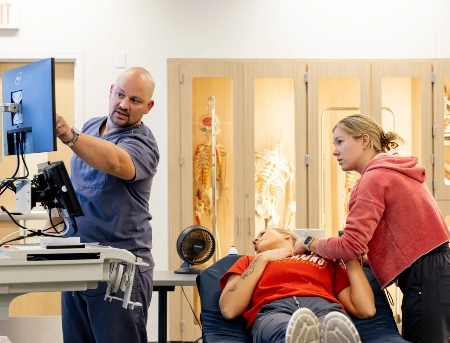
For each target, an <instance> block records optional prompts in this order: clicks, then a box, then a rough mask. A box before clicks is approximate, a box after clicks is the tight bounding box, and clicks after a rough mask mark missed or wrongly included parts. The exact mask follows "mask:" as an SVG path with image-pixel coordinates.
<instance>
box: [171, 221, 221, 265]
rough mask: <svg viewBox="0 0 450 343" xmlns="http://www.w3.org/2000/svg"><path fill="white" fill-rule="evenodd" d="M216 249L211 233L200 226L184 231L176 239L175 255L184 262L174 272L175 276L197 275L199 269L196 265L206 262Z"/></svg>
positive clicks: (190, 227)
mask: <svg viewBox="0 0 450 343" xmlns="http://www.w3.org/2000/svg"><path fill="white" fill-rule="evenodd" d="M215 249H216V241H215V240H214V236H213V235H212V233H211V232H210V231H209V230H208V229H207V228H205V227H204V226H201V225H192V226H189V227H187V228H186V229H184V230H183V231H182V232H181V233H180V235H179V236H178V239H177V253H178V256H180V258H181V259H182V260H183V261H184V262H183V263H182V264H181V267H180V268H178V269H177V270H175V271H174V272H175V273H177V274H198V273H200V272H201V271H202V269H201V268H195V267H193V265H198V264H202V263H205V262H206V261H208V260H209V259H210V258H211V257H212V256H213V255H214V251H215Z"/></svg>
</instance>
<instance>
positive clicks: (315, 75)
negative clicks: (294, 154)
mask: <svg viewBox="0 0 450 343" xmlns="http://www.w3.org/2000/svg"><path fill="white" fill-rule="evenodd" d="M355 113H362V114H367V115H370V114H371V113H370V63H369V62H366V61H329V62H326V61H320V62H310V63H308V156H309V166H308V227H310V228H320V229H325V235H326V236H327V237H329V236H337V235H338V232H339V230H340V229H342V227H343V225H344V224H345V211H346V199H347V198H348V195H349V190H348V185H349V181H351V178H353V177H354V176H353V175H351V174H348V173H345V172H343V171H342V170H341V168H340V167H339V165H338V164H337V162H336V159H335V157H334V156H333V155H332V152H333V144H332V142H333V141H332V128H333V126H334V125H335V124H336V123H337V122H338V121H339V120H340V119H342V118H343V117H345V116H348V115H351V114H355Z"/></svg>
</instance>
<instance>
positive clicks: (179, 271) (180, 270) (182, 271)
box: [174, 268, 202, 274]
mask: <svg viewBox="0 0 450 343" xmlns="http://www.w3.org/2000/svg"><path fill="white" fill-rule="evenodd" d="M201 271H202V269H199V268H178V269H177V270H174V273H175V274H200V272H201Z"/></svg>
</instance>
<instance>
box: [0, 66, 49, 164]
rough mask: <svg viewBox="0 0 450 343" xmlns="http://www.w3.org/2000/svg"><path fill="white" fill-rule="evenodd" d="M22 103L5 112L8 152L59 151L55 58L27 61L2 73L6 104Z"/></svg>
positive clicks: (5, 152)
mask: <svg viewBox="0 0 450 343" xmlns="http://www.w3.org/2000/svg"><path fill="white" fill-rule="evenodd" d="M8 103H15V104H19V110H18V112H16V113H13V112H4V113H3V143H4V144H3V146H4V149H3V151H4V154H5V156H8V155H18V154H22V153H23V154H32V153H38V152H50V151H56V133H55V126H56V108H55V60H54V59H53V58H48V59H45V60H41V61H37V62H33V63H29V64H26V65H24V66H21V67H18V68H15V69H11V70H8V71H5V72H3V73H2V104H8Z"/></svg>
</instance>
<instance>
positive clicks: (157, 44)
mask: <svg viewBox="0 0 450 343" xmlns="http://www.w3.org/2000/svg"><path fill="white" fill-rule="evenodd" d="M449 14H450V2H449V1H447V0H434V1H432V0H394V1H393V0H378V1H376V2H369V1H364V0H340V1H336V0H320V1H318V0H281V1H280V0H222V1H218V0H126V1H123V0H121V1H118V0H71V1H61V0H40V1H35V0H21V1H20V25H19V27H20V28H19V30H16V31H15V30H8V31H3V30H0V47H1V48H0V60H2V59H3V60H4V59H14V58H15V56H16V57H17V56H18V57H21V56H22V57H23V56H36V55H38V56H39V57H40V56H42V57H51V56H68V57H69V58H70V57H73V56H76V57H77V58H78V59H77V61H78V62H79V65H78V67H79V68H81V71H80V70H78V73H80V74H79V78H78V82H79V83H78V90H80V91H81V94H79V97H77V104H76V106H77V107H76V113H75V116H76V122H75V125H77V126H81V124H82V122H84V121H85V120H86V119H88V118H90V117H93V116H98V115H106V114H107V108H108V92H109V86H110V85H111V83H113V82H114V81H115V78H116V76H117V75H118V74H119V73H120V72H121V71H122V69H117V68H115V53H116V52H125V53H126V65H127V67H129V66H134V65H139V66H143V67H145V68H147V69H149V70H150V71H151V72H152V73H153V75H154V78H155V79H156V84H157V86H156V91H155V96H154V99H155V103H156V105H155V107H154V109H152V111H151V112H150V113H149V114H148V115H147V116H146V117H145V122H146V123H147V124H148V125H149V126H150V127H151V128H152V130H153V132H154V134H155V136H156V138H157V140H158V142H159V146H160V151H161V164H160V167H159V171H158V175H157V176H156V179H155V182H154V185H153V192H152V199H151V201H150V203H151V212H152V214H153V216H154V219H153V221H152V225H153V230H154V232H153V237H154V249H153V252H154V256H155V260H156V264H157V266H156V268H157V269H166V268H167V267H168V249H174V248H175V247H174V245H175V242H170V244H169V243H168V241H167V240H168V234H167V225H168V207H169V206H170V205H169V204H168V195H167V188H168V186H167V185H168V177H167V159H166V156H167V137H168V135H167V132H168V130H170V126H169V124H168V122H167V68H166V61H167V59H168V58H323V59H340V58H358V59H361V58H362V59H366V58H367V59H376V58H382V59H387V58H411V59H415V58H450V43H449V40H448V38H447V33H448V32H450V20H448V16H449ZM154 299H155V300H156V296H155V297H154ZM155 303H156V301H155ZM152 308H153V309H154V304H153V305H152ZM154 311H155V312H154V313H156V310H154ZM151 317H153V319H154V318H156V314H155V315H151ZM149 327H150V328H151V330H152V331H153V332H151V333H150V339H151V340H153V341H155V340H156V321H152V322H151V323H149Z"/></svg>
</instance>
